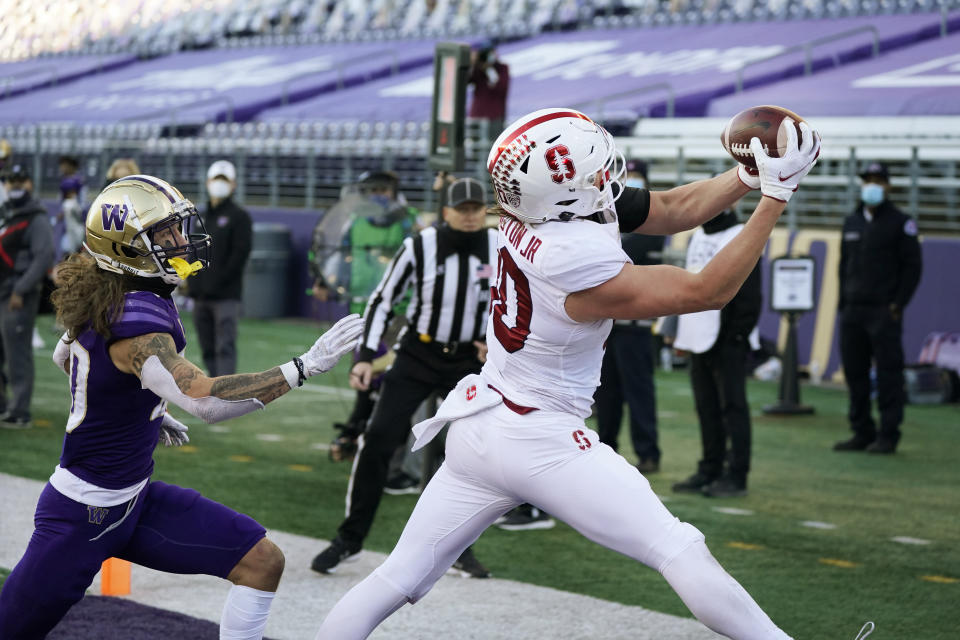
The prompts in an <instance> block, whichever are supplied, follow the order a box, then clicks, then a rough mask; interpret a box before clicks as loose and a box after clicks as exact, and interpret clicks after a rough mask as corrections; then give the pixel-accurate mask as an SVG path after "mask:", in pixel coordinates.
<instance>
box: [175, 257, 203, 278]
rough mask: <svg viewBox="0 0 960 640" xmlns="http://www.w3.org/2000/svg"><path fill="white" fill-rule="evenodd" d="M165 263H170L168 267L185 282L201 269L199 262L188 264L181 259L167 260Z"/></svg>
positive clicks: (201, 264) (201, 265)
mask: <svg viewBox="0 0 960 640" xmlns="http://www.w3.org/2000/svg"><path fill="white" fill-rule="evenodd" d="M167 262H169V263H170V266H171V267H173V270H174V271H176V272H177V275H178V276H180V279H181V280H186V279H187V278H189V277H190V276H192V275H193V274H195V273H196V272H197V271H200V269H203V263H201V262H200V261H199V260H197V261H195V262H193V263H190V262H187V261H186V260H184V259H183V258H167Z"/></svg>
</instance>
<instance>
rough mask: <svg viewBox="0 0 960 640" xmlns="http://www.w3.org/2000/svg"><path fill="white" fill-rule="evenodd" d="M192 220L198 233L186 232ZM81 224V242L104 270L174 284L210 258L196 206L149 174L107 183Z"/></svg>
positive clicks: (208, 247)
mask: <svg viewBox="0 0 960 640" xmlns="http://www.w3.org/2000/svg"><path fill="white" fill-rule="evenodd" d="M194 224H195V225H197V227H198V228H197V230H198V231H199V233H191V227H192V226H193V225H194ZM86 227H87V237H86V242H84V243H83V244H84V247H86V249H87V251H88V252H89V253H90V255H92V256H93V257H94V258H95V259H96V261H97V265H98V266H99V267H100V268H101V269H104V270H106V271H112V272H114V273H129V274H131V275H135V276H139V277H141V278H162V279H163V281H164V282H166V283H168V284H177V283H178V282H180V280H181V279H183V278H185V277H187V276H188V275H190V273H193V272H194V271H197V270H199V269H201V268H203V267H205V266H207V264H208V262H209V260H208V254H209V249H210V236H209V235H207V233H206V229H204V227H203V221H202V220H201V219H200V216H199V215H197V209H196V207H195V206H193V203H192V202H190V201H189V200H187V199H186V198H184V197H183V194H182V193H180V191H179V190H178V189H177V188H176V187H174V186H172V185H170V184H169V183H167V182H165V181H163V180H161V179H159V178H154V177H153V176H145V175H133V176H127V177H125V178H120V179H119V180H117V181H116V182H113V183H111V184H109V185H107V187H106V188H105V189H104V190H103V191H101V192H100V195H99V196H97V198H96V200H94V201H93V204H91V205H90V210H89V211H88V212H87V224H86Z"/></svg>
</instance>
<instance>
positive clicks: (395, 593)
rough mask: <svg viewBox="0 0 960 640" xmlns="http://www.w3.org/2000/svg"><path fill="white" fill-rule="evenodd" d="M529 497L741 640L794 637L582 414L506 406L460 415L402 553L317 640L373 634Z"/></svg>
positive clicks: (342, 607)
mask: <svg viewBox="0 0 960 640" xmlns="http://www.w3.org/2000/svg"><path fill="white" fill-rule="evenodd" d="M524 502H529V503H530V504H533V505H535V506H536V507H539V508H540V509H542V510H544V511H546V512H547V513H549V514H551V515H553V516H556V517H557V518H560V519H561V520H563V521H564V522H566V523H567V524H569V525H570V526H572V527H573V528H575V529H576V530H577V531H579V532H580V533H582V534H583V535H585V536H586V537H587V538H589V539H590V540H593V541H595V542H598V543H599V544H602V545H603V546H605V547H607V548H610V549H613V550H614V551H619V552H620V553H622V554H624V555H626V556H629V557H631V558H634V559H636V560H638V561H640V562H642V563H643V564H645V565H647V566H648V567H651V568H653V569H656V570H657V571H659V572H661V573H664V572H665V576H666V577H667V579H668V581H669V583H670V584H671V586H673V588H674V589H675V590H676V591H677V593H678V594H679V595H680V597H681V598H682V599H683V601H684V602H685V603H686V604H687V606H688V607H690V609H691V611H693V612H694V614H695V615H696V616H697V617H698V618H699V619H700V620H701V622H703V623H704V624H706V625H707V626H708V627H710V628H711V629H713V630H714V631H717V632H718V633H723V634H726V635H728V636H729V637H732V638H735V639H737V640H782V639H787V638H789V637H788V636H787V635H786V634H784V633H783V632H782V631H780V630H779V629H778V628H777V627H776V626H775V625H774V624H773V623H772V622H771V621H770V618H768V617H767V615H766V614H765V613H763V611H762V610H761V609H760V607H759V606H757V604H756V603H755V602H754V601H753V599H752V598H750V596H749V595H748V594H747V592H746V591H744V590H743V588H742V587H741V586H740V585H739V584H738V583H737V582H736V581H735V580H734V579H733V578H732V577H730V576H729V575H728V574H727V573H726V572H725V571H724V570H723V569H722V568H721V567H720V565H719V564H718V563H717V562H716V560H714V559H713V556H712V555H710V552H709V551H708V550H707V548H706V545H704V544H703V534H701V533H700V532H699V531H698V530H697V529H696V528H695V527H693V526H692V525H689V524H686V523H683V522H680V520H678V519H677V518H676V517H674V516H673V515H672V514H671V513H670V512H669V511H668V510H667V509H666V507H664V506H663V503H661V502H660V500H659V499H658V498H657V496H656V495H655V494H654V493H653V490H652V489H651V488H650V483H649V482H647V479H646V478H644V477H643V476H642V475H641V474H640V473H639V472H638V471H637V470H636V468H634V467H633V466H632V465H631V464H630V463H628V462H627V461H626V460H625V459H624V458H623V457H621V456H620V455H618V454H617V453H616V452H615V451H613V450H612V449H611V448H610V447H608V446H607V445H605V444H603V443H601V442H600V439H599V437H598V436H597V434H596V432H594V431H593V430H591V429H588V428H587V427H586V425H585V424H584V422H583V420H581V419H580V418H577V417H576V416H573V415H570V414H565V413H559V412H549V411H534V412H532V413H529V414H526V415H518V414H517V413H514V412H513V411H511V410H510V409H509V408H507V407H506V406H504V405H503V404H500V405H497V406H495V407H493V408H492V409H488V410H485V411H482V412H481V413H478V414H475V415H472V416H468V417H466V418H462V419H460V420H457V421H456V422H454V423H453V424H451V426H450V430H449V432H448V434H447V446H446V460H445V462H444V463H443V465H442V466H441V467H440V470H439V471H438V472H437V474H436V475H435V476H434V477H433V479H432V480H431V481H430V483H429V484H428V485H427V487H426V489H425V490H424V492H423V495H421V497H420V500H419V501H418V502H417V506H416V508H415V509H414V510H413V514H412V515H411V516H410V520H409V521H408V522H407V525H406V527H405V528H404V530H403V534H402V535H401V536H400V540H399V541H398V542H397V546H396V548H395V549H394V550H393V553H391V554H390V556H389V557H388V558H387V559H386V560H385V561H384V563H383V564H382V565H380V567H378V568H377V569H376V570H375V571H374V573H373V574H371V576H369V577H368V578H367V579H366V580H364V581H363V582H361V583H360V584H358V585H357V586H355V587H354V588H353V589H352V590H351V591H350V592H348V593H347V594H346V595H345V596H344V597H343V598H342V599H341V600H340V602H338V603H337V605H336V606H335V607H334V608H333V610H332V611H331V612H330V614H329V615H328V617H327V619H326V620H325V621H324V623H323V625H322V626H321V628H320V631H319V633H318V635H317V640H325V639H334V638H335V639H336V640H354V639H358V640H359V639H362V638H366V637H367V636H368V635H369V634H370V633H371V632H372V631H373V629H374V628H375V627H376V626H377V625H378V624H379V623H380V622H382V621H383V620H384V619H385V618H386V617H387V616H388V615H389V614H390V613H392V612H393V611H395V610H396V609H397V608H399V606H401V605H402V603H403V602H404V601H407V602H411V603H413V602H416V601H417V600H419V599H420V598H422V597H423V596H424V595H425V594H426V593H427V592H428V591H429V590H430V589H431V588H432V587H433V585H434V583H436V581H437V580H438V579H439V578H440V576H442V575H443V574H444V573H445V572H446V571H447V569H449V568H450V566H451V565H452V564H453V562H454V561H455V560H456V559H457V558H458V557H459V556H460V554H461V553H462V552H463V550H464V549H466V548H467V546H469V545H470V544H472V543H473V542H474V541H475V540H476V539H477V538H478V537H479V536H480V534H481V533H483V531H484V530H485V529H486V528H487V527H489V526H490V525H491V524H493V522H494V520H496V519H497V518H498V517H500V516H501V515H503V514H504V513H506V512H507V511H509V510H510V509H512V508H513V507H515V506H517V505H519V504H522V503H524ZM688 574H690V575H688Z"/></svg>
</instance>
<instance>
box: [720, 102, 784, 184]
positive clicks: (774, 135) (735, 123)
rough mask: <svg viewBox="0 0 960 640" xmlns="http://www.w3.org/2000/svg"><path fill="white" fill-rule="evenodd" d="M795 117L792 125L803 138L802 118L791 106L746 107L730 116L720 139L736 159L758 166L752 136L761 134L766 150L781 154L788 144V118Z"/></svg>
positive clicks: (776, 156) (770, 152) (773, 155)
mask: <svg viewBox="0 0 960 640" xmlns="http://www.w3.org/2000/svg"><path fill="white" fill-rule="evenodd" d="M787 117H790V118H792V119H793V126H794V127H795V128H796V130H797V141H798V142H802V141H803V137H802V135H801V133H800V124H799V123H800V122H802V121H803V118H801V117H800V116H798V115H797V114H795V113H794V112H793V111H790V110H789V109H784V108H783V107H775V106H772V105H762V106H759V107H750V108H749V109H744V110H743V111H741V112H740V113H738V114H737V115H735V116H733V117H732V118H730V121H729V122H727V126H726V127H724V128H723V133H722V134H720V142H721V143H723V148H724V149H726V150H727V153H729V154H730V155H731V156H733V159H734V160H736V161H737V162H740V163H742V164H745V165H747V166H748V167H750V168H751V169H756V168H757V162H756V160H754V158H753V152H752V151H751V150H750V139H751V138H760V143H761V144H762V145H763V149H764V151H766V152H767V155H769V156H770V157H772V158H779V157H780V156H781V155H782V154H783V152H784V151H786V147H787V125H788V124H789V123H786V122H784V120H785V118H787Z"/></svg>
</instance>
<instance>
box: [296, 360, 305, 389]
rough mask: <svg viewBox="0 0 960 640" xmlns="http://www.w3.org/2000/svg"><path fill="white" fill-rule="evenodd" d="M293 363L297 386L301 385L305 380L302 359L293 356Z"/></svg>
mask: <svg viewBox="0 0 960 640" xmlns="http://www.w3.org/2000/svg"><path fill="white" fill-rule="evenodd" d="M293 364H294V365H295V366H296V367H297V386H298V387H302V386H303V383H304V382H306V380H307V374H306V373H304V371H303V360H301V359H300V358H298V357H296V356H294V358H293Z"/></svg>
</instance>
